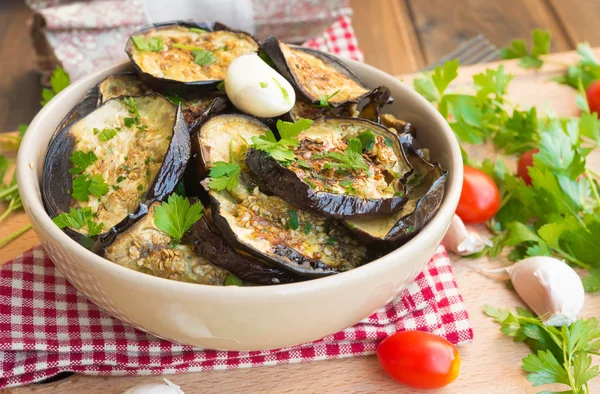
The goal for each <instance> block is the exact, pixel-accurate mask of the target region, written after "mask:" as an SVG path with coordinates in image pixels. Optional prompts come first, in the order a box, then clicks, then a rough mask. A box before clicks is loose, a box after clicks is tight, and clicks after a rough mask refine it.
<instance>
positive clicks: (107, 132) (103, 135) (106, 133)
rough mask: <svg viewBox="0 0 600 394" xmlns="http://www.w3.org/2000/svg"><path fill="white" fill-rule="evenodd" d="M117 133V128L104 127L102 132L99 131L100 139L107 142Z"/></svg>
mask: <svg viewBox="0 0 600 394" xmlns="http://www.w3.org/2000/svg"><path fill="white" fill-rule="evenodd" d="M116 135H117V130H115V129H108V128H106V129H103V130H102V131H101V132H100V133H98V139H99V140H100V141H102V142H106V141H108V140H110V139H112V138H114V137H115V136H116Z"/></svg>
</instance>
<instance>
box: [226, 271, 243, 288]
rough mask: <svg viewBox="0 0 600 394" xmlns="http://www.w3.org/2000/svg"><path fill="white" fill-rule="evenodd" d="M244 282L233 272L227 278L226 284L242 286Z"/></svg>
mask: <svg viewBox="0 0 600 394" xmlns="http://www.w3.org/2000/svg"><path fill="white" fill-rule="evenodd" d="M243 284H244V282H243V281H242V280H241V279H240V278H238V277H237V276H235V275H234V274H232V273H230V274H229V275H227V278H225V286H242V285H243Z"/></svg>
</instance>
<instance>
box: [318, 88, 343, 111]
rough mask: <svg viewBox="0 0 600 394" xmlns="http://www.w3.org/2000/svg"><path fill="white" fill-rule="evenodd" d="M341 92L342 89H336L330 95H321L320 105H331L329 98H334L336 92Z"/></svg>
mask: <svg viewBox="0 0 600 394" xmlns="http://www.w3.org/2000/svg"><path fill="white" fill-rule="evenodd" d="M339 92H340V89H338V90H336V91H335V92H333V93H331V94H330V95H327V94H324V95H322V96H321V97H319V107H329V100H331V99H332V97H333V96H335V95H336V94H338V93H339Z"/></svg>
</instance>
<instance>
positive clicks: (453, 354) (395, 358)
mask: <svg viewBox="0 0 600 394" xmlns="http://www.w3.org/2000/svg"><path fill="white" fill-rule="evenodd" d="M377 359H378V360H379V363H380V364H381V366H382V367H383V369H384V370H385V371H386V372H387V373H388V374H389V375H390V376H391V377H392V378H394V379H396V380H397V381H399V382H400V383H402V384H405V385H407V386H410V387H414V388H419V389H437V388H441V387H444V386H446V385H448V384H450V383H452V382H453V381H454V380H455V379H456V377H457V376H458V372H459V369H460V354H459V353H458V350H457V349H456V347H455V346H454V345H453V344H451V343H450V342H448V341H447V340H445V339H444V338H441V337H438V336H437V335H434V334H430V333H428V332H422V331H403V332H397V333H395V334H394V335H392V336H390V337H388V338H386V339H384V340H383V341H382V342H381V343H380V344H379V347H378V348H377Z"/></svg>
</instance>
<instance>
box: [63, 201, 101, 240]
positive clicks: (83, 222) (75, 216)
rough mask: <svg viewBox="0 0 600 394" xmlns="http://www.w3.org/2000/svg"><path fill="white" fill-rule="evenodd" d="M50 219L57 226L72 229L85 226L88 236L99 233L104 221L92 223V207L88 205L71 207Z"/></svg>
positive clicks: (79, 228)
mask: <svg viewBox="0 0 600 394" xmlns="http://www.w3.org/2000/svg"><path fill="white" fill-rule="evenodd" d="M52 221H53V222H54V224H56V225H57V226H58V228H65V227H69V228H72V229H74V230H81V229H82V228H83V227H86V226H87V228H88V236H89V237H94V236H96V235H98V234H100V233H101V232H102V229H103V228H104V223H98V224H96V223H94V221H93V220H92V209H91V208H89V207H86V208H80V209H75V208H71V209H70V211H69V213H66V212H65V213H61V214H60V215H58V216H56V217H54V218H52Z"/></svg>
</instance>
